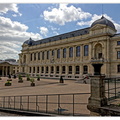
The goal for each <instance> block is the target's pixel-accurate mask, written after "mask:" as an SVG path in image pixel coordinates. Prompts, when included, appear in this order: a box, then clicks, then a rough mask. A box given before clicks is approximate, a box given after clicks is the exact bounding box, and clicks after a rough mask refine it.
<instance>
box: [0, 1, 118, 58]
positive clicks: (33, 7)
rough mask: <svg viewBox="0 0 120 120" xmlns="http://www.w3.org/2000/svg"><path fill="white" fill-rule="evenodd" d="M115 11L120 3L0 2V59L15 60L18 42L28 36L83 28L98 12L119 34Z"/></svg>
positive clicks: (96, 16) (26, 38)
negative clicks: (112, 24) (111, 23)
mask: <svg viewBox="0 0 120 120" xmlns="http://www.w3.org/2000/svg"><path fill="white" fill-rule="evenodd" d="M102 6H103V7H102ZM102 8H103V11H102ZM118 11H120V4H103V5H102V4H92V3H91V4H83V3H82V4H80V3H74V4H71V3H69V4H65V3H64V4H62V3H56V4H50V3H45V4H43V3H36V4H32V3H29V4H27V3H24V4H22V3H19V4H13V3H3V4H2V3H0V59H7V58H14V59H18V58H19V56H18V54H19V53H20V50H21V49H22V48H21V45H22V44H23V42H24V41H26V40H28V39H29V38H30V37H31V38H32V39H33V40H40V39H43V38H47V37H51V36H55V35H59V34H62V33H67V32H70V31H74V30H78V29H82V28H86V27H89V26H90V25H91V24H92V22H94V21H95V20H97V19H99V18H100V17H101V15H102V13H103V14H104V16H105V17H106V18H107V19H109V20H111V21H112V22H113V23H114V24H115V27H116V29H117V31H118V33H119V32H120V13H119V12H118Z"/></svg>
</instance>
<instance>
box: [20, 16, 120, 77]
mask: <svg viewBox="0 0 120 120" xmlns="http://www.w3.org/2000/svg"><path fill="white" fill-rule="evenodd" d="M93 63H94V64H97V63H102V64H103V65H102V68H101V73H102V74H105V75H106V76H108V77H112V76H120V34H119V33H117V30H116V29H115V26H114V24H113V23H112V22H111V21H109V20H108V19H106V18H105V17H104V16H102V17H101V18H100V19H98V20H96V21H95V22H93V23H92V25H91V26H90V27H88V28H85V29H80V30H76V31H72V32H69V33H65V34H61V35H57V36H53V37H50V38H46V39H42V40H38V41H34V40H32V39H31V38H30V39H29V40H27V41H25V42H24V43H23V45H22V50H21V53H20V54H19V65H20V72H25V73H28V74H30V75H31V76H36V75H38V74H39V75H40V76H43V77H60V76H63V77H65V78H79V77H81V76H82V75H83V74H93V73H94V68H93V66H92V64H93Z"/></svg>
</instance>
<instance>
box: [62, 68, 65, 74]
mask: <svg viewBox="0 0 120 120" xmlns="http://www.w3.org/2000/svg"><path fill="white" fill-rule="evenodd" d="M62 74H65V66H62Z"/></svg>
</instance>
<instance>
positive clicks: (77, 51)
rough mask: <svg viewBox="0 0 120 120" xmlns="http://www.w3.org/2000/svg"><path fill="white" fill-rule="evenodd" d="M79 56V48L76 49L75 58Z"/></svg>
mask: <svg viewBox="0 0 120 120" xmlns="http://www.w3.org/2000/svg"><path fill="white" fill-rule="evenodd" d="M79 56H80V46H77V47H76V57H79Z"/></svg>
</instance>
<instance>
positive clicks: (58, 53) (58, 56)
mask: <svg viewBox="0 0 120 120" xmlns="http://www.w3.org/2000/svg"><path fill="white" fill-rule="evenodd" d="M57 58H60V49H58V50H57Z"/></svg>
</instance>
